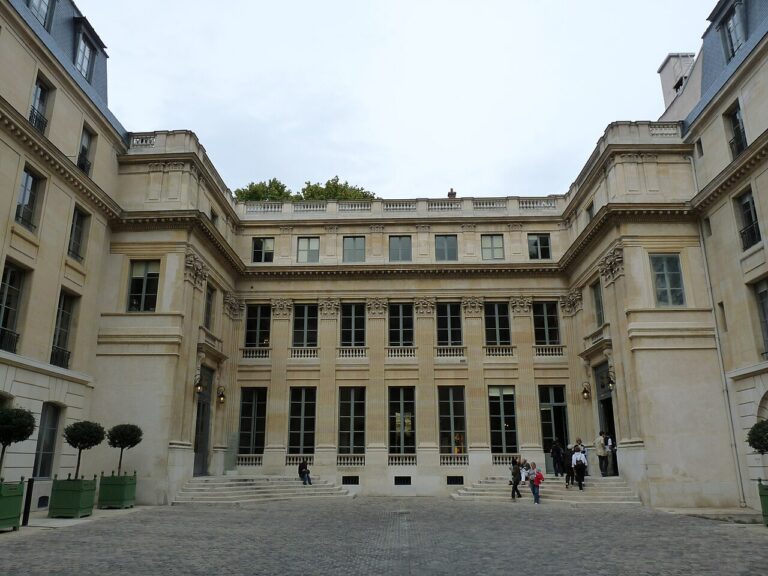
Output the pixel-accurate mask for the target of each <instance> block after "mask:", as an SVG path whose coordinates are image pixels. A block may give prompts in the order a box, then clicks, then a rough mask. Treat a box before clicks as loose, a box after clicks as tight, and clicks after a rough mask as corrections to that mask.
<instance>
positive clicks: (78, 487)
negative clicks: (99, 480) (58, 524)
mask: <svg viewBox="0 0 768 576" xmlns="http://www.w3.org/2000/svg"><path fill="white" fill-rule="evenodd" d="M95 496H96V476H94V477H93V480H83V479H80V480H70V479H69V478H68V479H66V480H57V479H56V478H55V477H54V480H53V488H52V489H51V500H50V504H48V517H49V518H82V517H83V516H90V515H91V514H92V513H93V500H94V498H95Z"/></svg>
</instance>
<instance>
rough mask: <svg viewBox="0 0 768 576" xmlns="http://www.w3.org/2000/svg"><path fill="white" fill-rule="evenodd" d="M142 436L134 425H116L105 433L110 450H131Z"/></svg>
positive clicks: (139, 429)
mask: <svg viewBox="0 0 768 576" xmlns="http://www.w3.org/2000/svg"><path fill="white" fill-rule="evenodd" d="M143 436H144V434H143V432H142V431H141V428H139V427H138V426H136V424H118V425H117V426H113V427H112V428H110V429H109V432H107V442H108V443H109V445H110V446H111V447H112V448H121V449H127V448H133V447H134V446H136V445H137V444H138V443H139V442H141V440H142V438H143Z"/></svg>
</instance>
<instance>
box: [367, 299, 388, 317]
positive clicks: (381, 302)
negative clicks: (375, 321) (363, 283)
mask: <svg viewBox="0 0 768 576" xmlns="http://www.w3.org/2000/svg"><path fill="white" fill-rule="evenodd" d="M365 305H366V308H367V310H368V317H369V318H386V317H387V311H388V310H389V305H388V303H387V299H386V298H368V300H367V302H366V303H365Z"/></svg>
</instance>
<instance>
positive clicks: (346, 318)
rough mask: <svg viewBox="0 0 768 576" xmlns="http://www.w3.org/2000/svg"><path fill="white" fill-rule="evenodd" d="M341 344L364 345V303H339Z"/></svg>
mask: <svg viewBox="0 0 768 576" xmlns="http://www.w3.org/2000/svg"><path fill="white" fill-rule="evenodd" d="M341 346H342V347H347V348H348V347H362V346H365V304H362V303H360V304H342V305H341Z"/></svg>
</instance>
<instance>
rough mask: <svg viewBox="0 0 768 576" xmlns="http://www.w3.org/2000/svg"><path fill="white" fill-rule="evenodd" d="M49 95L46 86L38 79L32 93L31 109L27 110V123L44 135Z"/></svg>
mask: <svg viewBox="0 0 768 576" xmlns="http://www.w3.org/2000/svg"><path fill="white" fill-rule="evenodd" d="M49 93H50V89H49V88H48V85H47V84H45V82H43V81H42V80H41V79H40V78H38V79H37V80H36V81H35V90H34V92H33V93H32V107H31V108H30V110H29V122H30V124H32V126H34V127H35V128H36V129H37V131H38V132H40V133H41V134H44V133H45V128H46V126H48V118H47V116H46V112H47V107H48V94H49Z"/></svg>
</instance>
